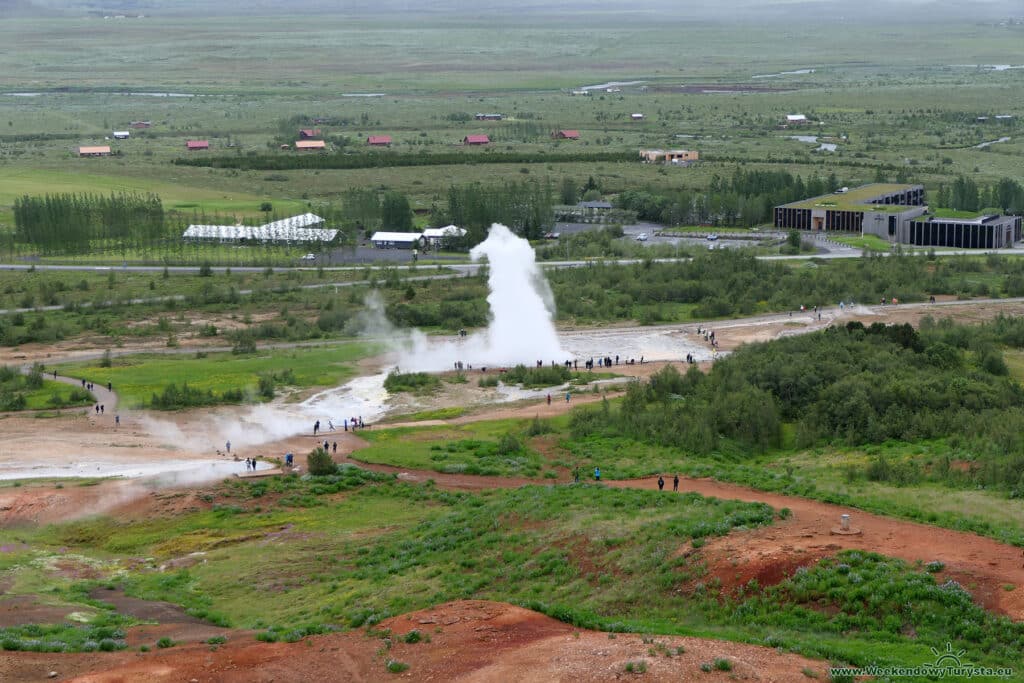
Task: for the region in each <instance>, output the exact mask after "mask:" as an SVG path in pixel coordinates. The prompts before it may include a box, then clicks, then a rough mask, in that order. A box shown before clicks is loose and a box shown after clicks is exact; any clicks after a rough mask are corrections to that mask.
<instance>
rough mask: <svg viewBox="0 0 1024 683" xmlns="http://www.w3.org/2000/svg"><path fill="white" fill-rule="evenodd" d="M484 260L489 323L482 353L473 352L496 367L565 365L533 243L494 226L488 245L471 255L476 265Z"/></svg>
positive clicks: (551, 303)
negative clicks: (538, 362)
mask: <svg viewBox="0 0 1024 683" xmlns="http://www.w3.org/2000/svg"><path fill="white" fill-rule="evenodd" d="M484 256H486V257H487V262H488V265H489V268H490V275H489V277H488V278H487V286H488V287H489V288H490V290H491V293H490V294H489V295H488V296H487V303H488V304H490V306H491V323H490V325H488V326H487V330H486V331H484V332H483V333H482V335H481V336H482V337H483V341H484V344H483V348H482V349H473V351H474V352H478V351H484V352H485V353H482V354H481V357H480V358H479V360H480V361H481V362H484V361H486V360H487V357H490V358H491V359H492V361H493V362H501V363H514V362H522V363H527V364H528V363H530V362H532V361H534V360H543V361H544V362H549V361H552V360H554V361H562V360H564V358H563V356H564V355H565V352H564V351H562V345H561V344H560V343H559V341H558V333H557V332H555V325H554V322H553V321H552V319H553V317H554V312H555V299H554V296H553V295H552V293H551V288H550V287H549V286H548V282H547V280H546V279H544V274H543V273H542V272H541V270H540V268H539V267H538V266H537V261H536V257H535V254H534V252H533V247H531V246H530V243H529V242H527V241H526V240H524V239H523V238H522V237H518V236H516V235H514V234H513V233H512V231H511V230H509V229H508V228H506V227H505V226H504V225H500V224H498V223H495V224H494V225H492V226H491V230H490V232H489V233H488V235H487V239H486V240H484V241H483V242H481V243H480V244H478V245H476V246H475V247H473V250H472V251H470V252H469V257H470V258H471V259H473V260H474V261H479V260H480V259H481V258H483V257H484ZM474 355H475V354H474Z"/></svg>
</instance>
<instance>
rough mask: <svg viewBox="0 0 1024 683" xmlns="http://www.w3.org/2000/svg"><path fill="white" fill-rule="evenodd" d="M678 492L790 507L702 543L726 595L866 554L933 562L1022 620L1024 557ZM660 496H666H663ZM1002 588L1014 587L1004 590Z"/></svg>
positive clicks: (715, 489) (746, 494) (723, 488)
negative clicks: (843, 553)
mask: <svg viewBox="0 0 1024 683" xmlns="http://www.w3.org/2000/svg"><path fill="white" fill-rule="evenodd" d="M608 484H609V486H616V487H628V488H646V489H655V488H657V481H656V478H651V479H637V480H629V481H612V482H609V483H608ZM679 489H680V491H684V492H686V491H693V492H696V493H699V494H701V495H703V496H715V497H717V498H726V499H733V500H744V501H749V502H762V503H767V504H768V505H771V506H772V507H773V508H775V509H776V510H780V509H782V508H789V509H790V511H791V512H792V516H791V517H790V518H789V519H786V520H782V521H776V523H775V524H772V525H771V526H769V527H765V528H762V529H755V530H752V531H746V532H744V533H742V534H730V535H728V536H723V537H721V538H715V539H709V540H708V543H707V545H706V546H704V548H702V549H701V553H702V556H703V557H704V558H705V559H706V561H707V563H708V568H709V570H710V573H711V575H712V576H716V577H718V578H719V579H720V580H721V582H722V587H723V589H725V590H728V589H730V588H735V587H736V586H740V585H743V584H745V583H747V582H748V581H750V579H754V578H756V579H757V580H758V583H759V584H761V585H762V586H764V585H771V584H774V583H778V582H779V581H781V580H782V579H784V578H786V577H787V576H789V575H791V574H792V573H793V572H794V571H796V569H797V568H798V567H801V566H806V565H810V564H813V563H814V562H816V561H817V560H818V559H820V558H822V557H824V556H826V555H832V554H835V552H837V551H839V550H845V549H857V550H867V551H870V552H874V553H879V554H881V555H887V556H889V557H898V558H901V559H903V560H906V561H908V562H915V561H917V560H921V561H922V562H931V561H933V560H940V561H942V562H943V563H945V565H946V571H945V575H948V576H949V577H950V578H954V579H956V580H957V581H959V582H960V583H961V584H962V585H963V587H964V588H965V589H967V590H968V591H970V592H971V594H972V595H973V596H974V599H975V600H976V601H977V602H979V603H980V604H982V605H984V606H985V607H986V608H988V609H990V610H993V611H995V612H999V613H1001V614H1005V615H1007V616H1009V617H1011V618H1012V619H1014V620H1016V621H1021V620H1024V550H1022V549H1021V548H1016V547H1014V546H1011V545H1007V544H1005V543H1000V542H999V541H996V540H993V539H991V538H985V537H984V536H977V535H975V534H970V533H966V532H962V531H953V530H951V529H942V528H940V527H936V526H929V525H927V524H917V523H916V522H907V521H904V520H898V519H892V518H891V517H882V516H881V515H873V514H870V513H868V512H864V511H862V510H857V509H854V508H845V507H842V506H839V505H831V504H829V503H821V502H818V501H815V500H810V499H807V498H798V497H794V496H784V495H781V494H776V493H768V492H765V491H757V490H754V489H748V488H746V487H743V486H737V485H734V484H725V483H721V482H717V481H714V480H711V479H689V478H680V480H679ZM665 495H672V493H670V492H666V493H665ZM842 514H849V515H850V518H851V527H852V528H855V529H859V530H860V532H861V533H859V534H856V535H849V536H847V535H838V534H834V533H832V530H833V529H834V528H836V527H838V526H839V516H840V515H842ZM1004 586H1014V587H1015V588H1014V590H1011V591H1007V590H1005V589H1004V588H1003V587H1004Z"/></svg>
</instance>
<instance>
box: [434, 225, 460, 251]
mask: <svg viewBox="0 0 1024 683" xmlns="http://www.w3.org/2000/svg"><path fill="white" fill-rule="evenodd" d="M465 236H466V230H465V229H464V228H460V227H458V226H455V225H446V226H444V227H443V228H427V229H426V230H424V231H423V238H424V239H425V240H426V241H427V244H429V245H430V246H431V247H440V246H443V245H444V243H445V241H447V240H450V239H459V238H460V237H465Z"/></svg>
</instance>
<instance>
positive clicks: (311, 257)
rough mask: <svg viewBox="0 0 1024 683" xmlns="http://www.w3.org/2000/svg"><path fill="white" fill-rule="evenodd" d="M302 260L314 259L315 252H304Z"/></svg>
mask: <svg viewBox="0 0 1024 683" xmlns="http://www.w3.org/2000/svg"><path fill="white" fill-rule="evenodd" d="M302 260H303V261H316V254H306V255H305V256H303V257H302Z"/></svg>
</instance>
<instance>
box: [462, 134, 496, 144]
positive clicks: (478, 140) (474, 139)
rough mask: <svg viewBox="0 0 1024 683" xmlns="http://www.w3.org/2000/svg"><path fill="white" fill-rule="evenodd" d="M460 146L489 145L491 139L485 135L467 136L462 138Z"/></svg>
mask: <svg viewBox="0 0 1024 683" xmlns="http://www.w3.org/2000/svg"><path fill="white" fill-rule="evenodd" d="M462 144H464V145H489V144H491V139H490V138H489V137H487V136H486V135H467V136H466V137H464V138H462Z"/></svg>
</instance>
